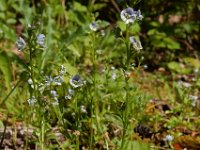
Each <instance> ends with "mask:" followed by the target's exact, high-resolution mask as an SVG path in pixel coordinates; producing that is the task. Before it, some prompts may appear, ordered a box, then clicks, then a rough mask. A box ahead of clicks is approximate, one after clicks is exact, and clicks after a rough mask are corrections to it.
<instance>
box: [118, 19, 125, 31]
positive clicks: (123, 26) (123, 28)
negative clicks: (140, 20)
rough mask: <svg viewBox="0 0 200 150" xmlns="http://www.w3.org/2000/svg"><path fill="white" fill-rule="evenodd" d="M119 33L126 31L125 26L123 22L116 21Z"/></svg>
mask: <svg viewBox="0 0 200 150" xmlns="http://www.w3.org/2000/svg"><path fill="white" fill-rule="evenodd" d="M117 24H118V25H119V28H120V29H121V31H126V24H125V23H124V22H123V21H118V23H117Z"/></svg>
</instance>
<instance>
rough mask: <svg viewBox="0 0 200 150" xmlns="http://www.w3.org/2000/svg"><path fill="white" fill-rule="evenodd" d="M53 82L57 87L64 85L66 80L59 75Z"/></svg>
mask: <svg viewBox="0 0 200 150" xmlns="http://www.w3.org/2000/svg"><path fill="white" fill-rule="evenodd" d="M53 82H54V84H55V85H62V83H63V82H64V79H63V77H62V76H60V75H58V76H56V77H54V79H53Z"/></svg>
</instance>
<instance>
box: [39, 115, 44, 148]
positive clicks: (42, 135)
mask: <svg viewBox="0 0 200 150" xmlns="http://www.w3.org/2000/svg"><path fill="white" fill-rule="evenodd" d="M41 125H42V127H41V128H42V129H41V142H40V145H41V150H45V146H44V133H45V122H44V116H43V117H42V121H41Z"/></svg>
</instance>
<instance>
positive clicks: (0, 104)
mask: <svg viewBox="0 0 200 150" xmlns="http://www.w3.org/2000/svg"><path fill="white" fill-rule="evenodd" d="M20 82H21V80H19V81H18V82H17V84H16V85H15V86H14V88H13V89H12V90H11V91H10V92H9V93H8V95H7V96H6V97H5V98H4V99H3V100H2V102H1V103H0V106H2V105H3V104H4V103H5V102H6V101H7V99H8V98H9V97H10V95H11V94H12V93H13V92H14V91H15V89H16V88H17V86H18V85H19V84H20Z"/></svg>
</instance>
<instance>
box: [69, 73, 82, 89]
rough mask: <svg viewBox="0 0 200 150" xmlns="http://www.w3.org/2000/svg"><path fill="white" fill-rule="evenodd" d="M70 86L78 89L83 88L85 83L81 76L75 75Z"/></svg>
mask: <svg viewBox="0 0 200 150" xmlns="http://www.w3.org/2000/svg"><path fill="white" fill-rule="evenodd" d="M69 82H70V84H71V86H73V87H74V88H78V87H81V86H83V84H84V82H83V80H82V79H81V77H80V76H79V75H77V74H76V75H74V76H73V77H72V78H71V79H70V81H69Z"/></svg>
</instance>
